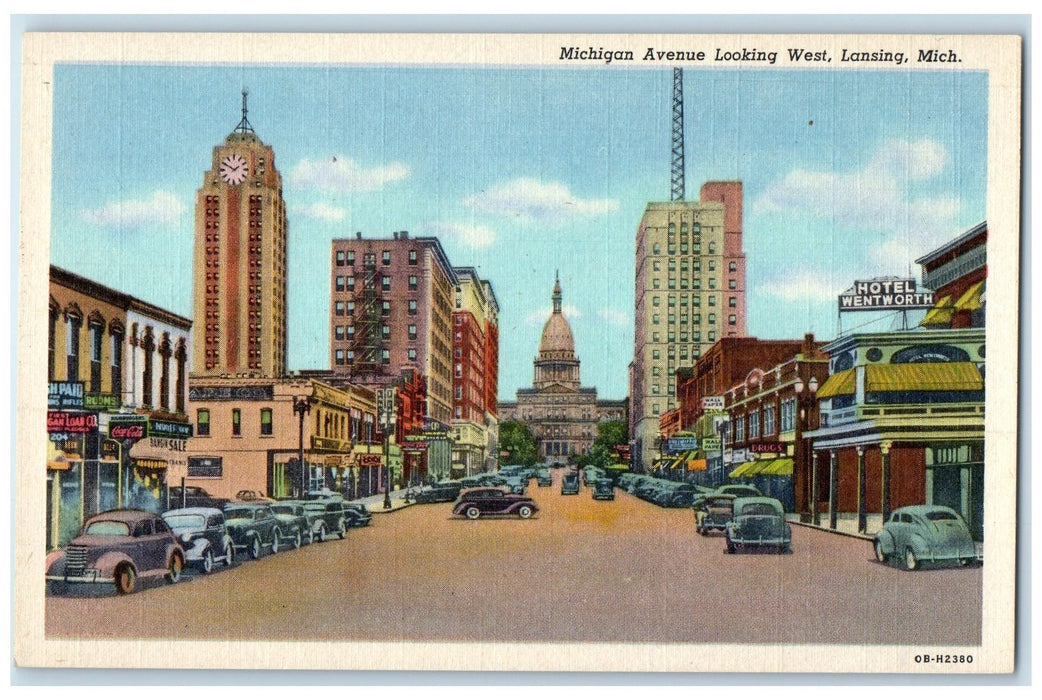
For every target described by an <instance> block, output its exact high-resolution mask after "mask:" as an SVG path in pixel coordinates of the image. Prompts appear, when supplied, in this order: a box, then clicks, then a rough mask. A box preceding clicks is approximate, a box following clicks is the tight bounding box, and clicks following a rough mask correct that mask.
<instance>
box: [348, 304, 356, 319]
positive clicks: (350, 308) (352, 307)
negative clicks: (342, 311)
mask: <svg viewBox="0 0 1042 700" xmlns="http://www.w3.org/2000/svg"><path fill="white" fill-rule="evenodd" d="M347 315H348V316H354V315H355V303H354V302H353V301H349V302H347Z"/></svg>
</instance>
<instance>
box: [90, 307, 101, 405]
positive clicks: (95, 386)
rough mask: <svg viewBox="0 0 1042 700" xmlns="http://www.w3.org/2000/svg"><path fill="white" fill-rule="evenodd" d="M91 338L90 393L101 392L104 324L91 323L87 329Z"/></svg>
mask: <svg viewBox="0 0 1042 700" xmlns="http://www.w3.org/2000/svg"><path fill="white" fill-rule="evenodd" d="M87 333H88V336H89V338H90V389H89V391H90V393H92V394H100V393H101V345H102V326H101V324H100V323H91V324H90V326H89V327H88V330H87Z"/></svg>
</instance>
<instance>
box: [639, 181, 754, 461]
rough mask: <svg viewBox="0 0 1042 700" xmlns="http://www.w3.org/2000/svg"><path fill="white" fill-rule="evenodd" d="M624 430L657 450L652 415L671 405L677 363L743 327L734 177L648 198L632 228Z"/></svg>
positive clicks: (648, 455)
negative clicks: (684, 194) (693, 196)
mask: <svg viewBox="0 0 1042 700" xmlns="http://www.w3.org/2000/svg"><path fill="white" fill-rule="evenodd" d="M636 250H637V254H636V289H635V297H634V303H635V309H634V323H635V327H634V335H633V344H634V349H633V362H632V363H631V365H630V404H629V420H630V436H631V439H632V440H633V461H634V463H635V465H636V466H637V467H638V468H641V467H643V468H645V469H646V468H648V466H650V465H651V463H652V462H653V461H654V460H655V458H656V457H657V456H658V450H657V445H656V443H657V437H658V432H659V418H660V416H662V415H663V414H664V413H667V412H668V411H671V410H673V409H675V408H677V400H676V380H675V377H676V372H677V369H679V368H681V367H685V366H691V365H693V364H694V362H695V360H697V359H698V358H699V356H700V355H701V354H702V353H704V352H705V351H706V350H707V349H708V348H709V347H710V346H712V345H713V343H715V342H716V341H717V339H719V338H727V337H742V336H744V335H745V334H746V321H745V319H746V308H745V253H744V252H743V250H742V183H741V182H707V183H706V184H704V185H703V186H702V190H701V192H700V195H699V200H698V201H693V202H689V201H683V200H680V201H671V202H649V203H648V206H647V209H646V210H645V212H644V216H643V218H642V219H641V222H640V226H639V227H638V229H637V246H636Z"/></svg>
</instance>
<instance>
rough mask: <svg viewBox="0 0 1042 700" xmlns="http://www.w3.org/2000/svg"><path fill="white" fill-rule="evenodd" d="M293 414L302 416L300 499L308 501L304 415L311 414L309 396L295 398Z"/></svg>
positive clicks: (299, 447) (299, 434)
mask: <svg viewBox="0 0 1042 700" xmlns="http://www.w3.org/2000/svg"><path fill="white" fill-rule="evenodd" d="M293 412H294V413H296V414H297V415H299V416H300V431H299V433H298V438H299V441H298V443H297V463H298V464H299V465H300V497H301V498H304V499H306V498H307V493H308V472H307V469H305V468H304V414H305V413H311V399H310V398H309V397H307V396H298V397H294V399H293Z"/></svg>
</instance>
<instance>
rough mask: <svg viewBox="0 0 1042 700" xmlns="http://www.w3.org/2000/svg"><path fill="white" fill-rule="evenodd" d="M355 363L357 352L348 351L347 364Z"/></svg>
mask: <svg viewBox="0 0 1042 700" xmlns="http://www.w3.org/2000/svg"><path fill="white" fill-rule="evenodd" d="M354 361H355V351H354V350H348V351H347V364H351V363H352V362H354Z"/></svg>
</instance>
